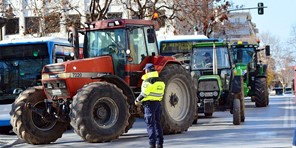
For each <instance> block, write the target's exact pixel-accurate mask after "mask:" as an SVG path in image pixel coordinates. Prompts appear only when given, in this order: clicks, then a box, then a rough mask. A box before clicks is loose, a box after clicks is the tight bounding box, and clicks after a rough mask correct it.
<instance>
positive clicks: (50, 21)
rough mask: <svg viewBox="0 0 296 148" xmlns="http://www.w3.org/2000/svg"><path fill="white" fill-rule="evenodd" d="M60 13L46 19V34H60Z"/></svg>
mask: <svg viewBox="0 0 296 148" xmlns="http://www.w3.org/2000/svg"><path fill="white" fill-rule="evenodd" d="M60 16H61V14H60V13H56V12H52V13H50V14H49V15H48V16H45V17H44V20H45V30H44V32H45V33H54V32H60Z"/></svg>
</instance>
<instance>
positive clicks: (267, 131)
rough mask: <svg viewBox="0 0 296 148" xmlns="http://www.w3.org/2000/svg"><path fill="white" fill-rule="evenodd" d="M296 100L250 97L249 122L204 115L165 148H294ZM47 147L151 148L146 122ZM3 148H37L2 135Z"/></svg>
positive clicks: (70, 135)
mask: <svg viewBox="0 0 296 148" xmlns="http://www.w3.org/2000/svg"><path fill="white" fill-rule="evenodd" d="M295 105H296V103H295V97H294V96H292V95H290V96H271V97H270V104H269V106H268V107H263V108H256V107H255V105H254V102H251V101H250V99H248V98H246V121H245V123H242V124H241V125H236V126H235V125H233V124H232V115H231V114H230V113H229V112H215V113H214V114H213V117H211V118H204V117H203V116H202V115H201V116H200V118H199V120H198V123H197V124H196V125H193V126H192V127H190V128H189V130H188V131H187V132H184V133H182V134H176V135H166V136H165V137H164V138H165V143H164V147H168V148H180V147H182V148H192V147H206V148H217V147H219V148H223V147H225V148H238V147H239V148H288V147H292V141H293V136H294V129H295V127H296V124H295ZM42 146H43V147H77V148H78V147H79V148H81V147H104V148H109V147H110V148H111V147H112V148H117V147H118V148H127V147H135V148H141V147H148V137H147V132H146V129H145V124H144V121H143V120H142V119H139V120H137V121H136V122H135V124H134V126H133V128H132V129H131V130H130V131H129V132H128V133H126V134H124V135H122V136H120V137H119V139H117V140H114V141H112V142H107V143H87V142H84V141H83V140H82V139H81V138H80V137H79V136H77V135H76V134H75V133H74V132H73V131H71V130H69V131H67V132H66V133H65V134H64V135H63V137H62V138H60V139H58V140H57V141H56V142H54V143H52V144H48V145H42ZM0 147H21V148H35V147H40V145H37V146H34V145H30V144H26V143H23V141H22V140H18V139H17V137H16V135H0Z"/></svg>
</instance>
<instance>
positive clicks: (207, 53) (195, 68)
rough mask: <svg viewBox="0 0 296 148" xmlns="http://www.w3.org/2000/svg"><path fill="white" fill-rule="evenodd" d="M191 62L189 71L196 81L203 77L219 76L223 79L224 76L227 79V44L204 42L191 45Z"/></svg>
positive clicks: (229, 64) (228, 73)
mask: <svg viewBox="0 0 296 148" xmlns="http://www.w3.org/2000/svg"><path fill="white" fill-rule="evenodd" d="M191 61H192V62H191V71H192V72H193V73H194V74H195V75H196V77H197V79H198V78H199V77H200V76H204V75H219V76H220V75H221V78H223V79H225V78H226V77H225V76H226V75H227V76H228V77H230V75H231V70H232V66H231V58H230V53H229V50H228V46H227V44H225V43H223V42H205V43H198V44H195V45H193V49H192V56H191ZM228 79H229V78H228ZM223 81H226V79H225V80H223ZM228 81H229V80H228Z"/></svg>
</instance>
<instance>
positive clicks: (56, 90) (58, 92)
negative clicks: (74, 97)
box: [51, 89, 62, 96]
mask: <svg viewBox="0 0 296 148" xmlns="http://www.w3.org/2000/svg"><path fill="white" fill-rule="evenodd" d="M51 92H52V95H54V96H57V95H61V94H62V91H61V90H60V89H53V90H51Z"/></svg>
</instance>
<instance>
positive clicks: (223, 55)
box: [190, 40, 245, 125]
mask: <svg viewBox="0 0 296 148" xmlns="http://www.w3.org/2000/svg"><path fill="white" fill-rule="evenodd" d="M190 72H191V76H192V77H193V80H194V84H195V88H196V90H197V96H198V98H199V99H198V106H199V109H198V113H204V115H205V116H212V115H213V113H214V112H215V111H226V110H229V111H230V113H231V114H233V124H234V125H239V124H240V123H241V122H244V121H245V111H244V110H245V107H244V94H243V77H242V76H239V75H234V66H233V63H232V59H231V52H230V48H229V45H228V44H227V43H224V42H218V41H215V40H212V41H209V42H202V43H196V44H194V45H193V48H192V53H191V60H190Z"/></svg>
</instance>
